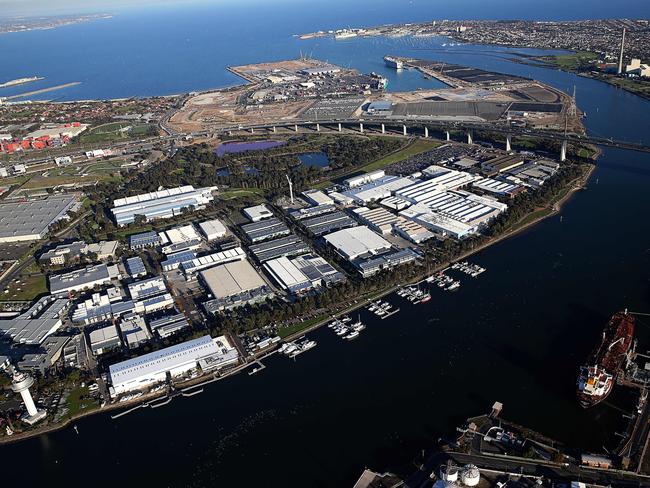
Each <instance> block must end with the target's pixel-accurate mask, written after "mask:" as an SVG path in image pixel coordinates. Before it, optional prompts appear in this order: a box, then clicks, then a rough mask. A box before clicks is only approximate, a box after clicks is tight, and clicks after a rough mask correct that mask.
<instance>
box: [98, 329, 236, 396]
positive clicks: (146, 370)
mask: <svg viewBox="0 0 650 488" xmlns="http://www.w3.org/2000/svg"><path fill="white" fill-rule="evenodd" d="M202 360H204V361H205V360H209V362H210V364H211V366H212V367H213V368H222V367H225V366H228V365H233V364H236V363H237V361H238V360H239V354H238V353H237V350H236V349H235V348H234V347H232V346H231V345H230V343H229V342H228V340H227V339H226V337H225V336H220V337H217V338H215V339H212V338H211V337H210V336H207V335H206V336H203V337H200V338H198V339H192V340H190V341H186V342H183V343H181V344H177V345H175V346H171V347H166V348H164V349H160V350H158V351H154V352H151V353H149V354H144V355H142V356H139V357H136V358H133V359H129V360H127V361H122V362H120V363H117V364H113V365H111V366H109V378H110V384H111V387H110V390H109V391H110V394H111V396H112V397H115V396H117V395H121V394H123V393H127V392H129V391H136V390H141V389H143V388H148V387H150V386H152V385H154V384H156V383H162V382H164V381H166V378H167V375H168V374H169V375H170V376H171V377H172V378H174V377H178V376H180V375H183V374H185V373H187V372H189V371H191V370H193V369H196V368H197V366H198V364H199V361H202ZM206 364H207V363H206Z"/></svg>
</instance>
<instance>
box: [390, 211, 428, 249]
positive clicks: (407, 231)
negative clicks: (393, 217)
mask: <svg viewBox="0 0 650 488" xmlns="http://www.w3.org/2000/svg"><path fill="white" fill-rule="evenodd" d="M393 230H394V231H395V233H396V234H397V235H399V236H402V237H403V238H404V239H407V240H409V241H411V242H412V243H414V244H420V243H422V242H424V241H428V240H429V239H432V238H433V237H435V235H434V234H433V232H430V231H428V230H427V229H425V228H424V227H422V226H421V225H420V224H418V223H416V222H414V221H412V220H407V219H405V218H404V217H399V218H398V219H397V222H395V223H394V224H393Z"/></svg>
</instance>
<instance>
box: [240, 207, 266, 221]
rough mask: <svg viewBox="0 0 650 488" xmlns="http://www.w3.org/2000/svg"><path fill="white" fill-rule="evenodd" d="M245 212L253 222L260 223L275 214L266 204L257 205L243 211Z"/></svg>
mask: <svg viewBox="0 0 650 488" xmlns="http://www.w3.org/2000/svg"><path fill="white" fill-rule="evenodd" d="M243 212H244V215H245V216H246V217H248V219H249V220H250V221H251V222H259V221H260V220H264V219H270V218H271V217H273V212H271V211H270V210H269V208H268V207H267V206H266V205H264V204H262V205H255V206H254V207H247V208H245V209H244V210H243Z"/></svg>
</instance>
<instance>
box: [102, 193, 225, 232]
mask: <svg viewBox="0 0 650 488" xmlns="http://www.w3.org/2000/svg"><path fill="white" fill-rule="evenodd" d="M216 189H217V188H216V187H208V188H197V189H195V188H194V187H193V186H191V185H187V186H180V187H178V188H170V189H168V190H160V191H155V192H151V193H143V194H140V195H134V196H132V197H126V198H119V199H117V200H115V201H113V208H112V210H111V212H112V213H113V216H114V217H115V222H116V223H117V224H118V225H127V224H130V223H132V222H134V221H135V216H136V215H142V216H144V217H145V218H146V219H147V220H152V219H164V218H169V217H173V216H175V215H180V214H181V212H182V210H183V209H186V208H193V209H194V210H198V209H202V208H205V206H206V205H207V204H208V203H210V202H211V201H212V200H213V198H214V197H213V196H212V192H213V191H214V190H216Z"/></svg>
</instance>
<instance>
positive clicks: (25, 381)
mask: <svg viewBox="0 0 650 488" xmlns="http://www.w3.org/2000/svg"><path fill="white" fill-rule="evenodd" d="M9 371H10V372H11V373H12V382H11V389H12V390H13V391H14V392H16V393H20V396H21V397H22V398H23V402H24V403H25V408H27V415H25V416H24V417H23V421H25V422H26V423H28V424H30V425H32V424H35V423H36V422H38V421H39V420H41V419H43V418H45V415H46V414H47V412H45V410H39V409H37V408H36V405H35V404H34V399H33V398H32V394H31V393H30V392H29V387H30V386H32V385H33V384H34V378H32V377H31V376H30V375H29V374H27V373H22V372H20V371H18V370H16V369H14V368H13V367H12V366H10V367H9Z"/></svg>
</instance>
